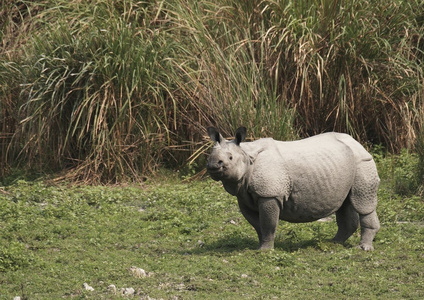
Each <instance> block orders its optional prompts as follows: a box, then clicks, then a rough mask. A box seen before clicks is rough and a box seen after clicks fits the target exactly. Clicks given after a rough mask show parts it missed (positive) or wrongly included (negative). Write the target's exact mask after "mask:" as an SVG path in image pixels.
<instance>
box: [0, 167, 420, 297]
mask: <svg viewBox="0 0 424 300" xmlns="http://www.w3.org/2000/svg"><path fill="white" fill-rule="evenodd" d="M385 165H387V164H385ZM384 172H385V173H387V174H388V173H390V172H388V171H387V170H385V171H384ZM392 187H393V185H392V184H391V183H390V180H389V179H385V180H383V183H382V186H381V188H380V191H379V206H378V214H379V217H380V220H381V223H382V226H381V230H380V232H379V233H378V234H377V236H376V240H375V242H374V246H375V251H373V252H364V251H361V250H359V249H357V248H356V246H357V245H358V243H359V232H357V233H355V235H354V236H352V237H351V238H350V239H349V240H348V241H347V243H346V244H345V245H338V244H333V243H332V242H330V239H331V238H332V237H333V235H334V234H335V232H336V224H335V221H334V219H330V220H329V221H326V222H313V223H307V224H290V223H286V222H280V225H279V228H278V235H277V239H276V248H275V250H273V251H268V252H258V251H257V250H255V249H256V248H257V247H258V241H257V238H256V234H255V232H254V230H253V228H251V227H250V225H249V224H248V223H247V221H245V220H244V218H243V217H242V215H241V214H240V212H239V210H238V207H237V204H236V200H235V199H234V198H232V197H231V196H229V195H228V194H226V193H225V192H224V190H223V188H222V187H221V186H220V184H219V183H216V182H213V181H212V180H210V179H205V180H202V181H194V182H188V183H187V182H182V181H181V180H180V179H178V178H177V177H176V176H175V175H169V174H168V175H167V176H163V177H159V178H156V179H155V180H154V181H150V182H147V183H146V184H144V185H143V186H126V187H125V186H116V187H111V186H109V187H104V186H103V187H99V186H75V185H69V186H68V185H65V184H60V185H57V184H51V183H50V184H49V182H48V181H43V180H35V181H25V180H15V181H13V182H8V183H7V185H6V184H5V186H4V187H3V188H1V189H0V299H13V297H15V296H20V297H21V299H59V298H65V299H66V298H72V299H122V296H121V289H124V288H133V289H134V296H130V295H125V297H134V298H135V299H140V298H141V299H358V298H359V297H360V298H364V299H420V298H423V297H424V239H423V236H424V202H423V200H422V198H420V197H419V196H416V195H413V194H412V195H409V196H400V195H398V194H396V193H394V190H393V188H392ZM134 267H135V268H141V269H143V270H144V271H145V272H146V273H145V274H144V273H143V272H142V271H141V270H139V271H138V272H137V271H134V270H136V269H134ZM84 283H86V284H88V285H89V286H91V287H92V288H93V289H94V290H93V291H88V290H86V289H85V288H84V287H83V284H84ZM110 285H115V287H116V292H114V290H112V289H111V288H109V286H110ZM148 297H150V298H148Z"/></svg>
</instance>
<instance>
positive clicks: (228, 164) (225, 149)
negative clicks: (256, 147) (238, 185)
mask: <svg viewBox="0 0 424 300" xmlns="http://www.w3.org/2000/svg"><path fill="white" fill-rule="evenodd" d="M208 134H209V136H210V138H211V139H212V141H214V142H215V146H214V147H213V149H212V152H211V154H210V156H209V158H208V164H207V166H206V168H207V170H208V173H209V175H210V176H211V178H212V179H214V180H224V181H239V180H240V179H241V178H242V177H243V176H244V174H245V173H246V171H247V167H248V165H249V156H248V155H247V154H246V153H245V152H244V151H243V150H242V149H241V147H240V143H241V142H242V141H243V140H244V139H245V138H246V128H245V127H240V128H239V129H237V131H236V136H235V137H236V138H235V139H234V140H232V141H228V140H226V139H224V138H223V137H222V135H221V134H220V133H219V132H218V131H217V130H216V129H215V128H213V127H209V128H208Z"/></svg>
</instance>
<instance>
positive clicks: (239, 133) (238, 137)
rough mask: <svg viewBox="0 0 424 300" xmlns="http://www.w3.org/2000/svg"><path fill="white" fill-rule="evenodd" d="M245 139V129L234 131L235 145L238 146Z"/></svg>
mask: <svg viewBox="0 0 424 300" xmlns="http://www.w3.org/2000/svg"><path fill="white" fill-rule="evenodd" d="M245 138H246V127H239V128H238V129H237V131H236V144H237V145H240V143H241V142H243V141H244V139H245Z"/></svg>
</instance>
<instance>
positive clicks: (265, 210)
mask: <svg viewBox="0 0 424 300" xmlns="http://www.w3.org/2000/svg"><path fill="white" fill-rule="evenodd" d="M258 207H259V224H260V229H261V233H262V238H260V240H259V243H260V246H259V249H260V250H268V249H273V248H274V240H275V231H276V229H277V225H278V220H279V218H280V206H279V205H278V202H277V199H275V198H261V199H259V200H258Z"/></svg>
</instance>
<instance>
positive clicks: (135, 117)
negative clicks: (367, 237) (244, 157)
mask: <svg viewBox="0 0 424 300" xmlns="http://www.w3.org/2000/svg"><path fill="white" fill-rule="evenodd" d="M423 34H424V1H423V0H409V1H404V0H393V1H380V0H351V1H341V0H331V1H330V0H304V1H294V0H279V1H277V0H263V1H259V0H251V1H244V0H215V1H206V0H186V1H183V0H167V1H165V0H164V1H136V0H118V1H112V0H91V1H65V0H41V1H15V0H1V1H0V43H1V44H0V299H12V298H13V297H15V296H20V297H21V299H22V300H24V299H49V298H50V299H53V298H54V299H57V298H74V299H75V298H76V299H122V295H121V294H122V292H121V288H127V287H132V288H134V295H135V296H137V297H139V298H141V299H155V298H156V299H162V298H163V299H206V298H207V299H214V298H216V299H275V298H282V299H297V298H302V299H317V298H326V299H340V298H345V299H355V298H358V297H359V296H360V297H362V298H365V299H421V298H423V297H424V272H423V270H424V260H423V251H424V241H423V234H424V226H423V221H424V201H423V194H424V189H423V178H424V177H423V175H424V125H423V124H424V76H423V75H424V74H423V72H424V71H423V60H424V39H423ZM210 125H215V126H217V127H219V128H220V129H221V131H222V132H223V133H224V135H226V136H231V135H232V131H233V130H234V129H235V128H237V127H238V126H239V125H245V126H246V127H248V128H249V134H250V138H254V139H255V138H260V137H264V136H272V137H274V138H276V139H284V140H290V139H295V138H300V137H306V136H309V135H312V134H316V133H320V132H324V131H332V130H336V131H341V132H347V133H350V134H352V135H353V136H354V137H355V138H357V139H358V140H359V141H360V142H361V143H363V144H364V145H365V146H366V147H368V148H370V149H371V150H372V151H371V152H372V154H373V156H374V159H375V161H376V163H377V167H378V171H379V175H380V177H381V179H382V182H381V185H380V189H379V191H378V193H379V194H378V198H379V204H378V215H379V218H380V221H381V224H382V227H381V230H380V232H379V233H378V235H377V237H376V239H375V241H374V246H375V248H376V251H373V252H364V251H359V250H358V249H356V248H355V246H356V245H357V244H358V242H359V239H360V237H359V232H357V233H356V234H355V235H354V236H353V237H352V238H350V239H349V240H348V241H347V242H346V243H345V245H335V244H333V243H332V242H330V239H331V238H332V236H334V233H335V231H336V224H335V222H334V220H330V221H329V222H314V223H310V224H289V223H284V225H283V222H281V223H282V224H281V225H282V226H280V228H279V232H278V236H277V239H276V249H275V250H274V251H269V252H258V251H256V250H255V248H256V246H257V240H256V237H255V234H254V230H253V229H252V228H251V226H250V225H249V224H248V223H247V222H246V221H245V220H244V219H243V217H242V216H241V214H240V212H239V210H238V208H237V205H236V203H235V202H234V198H233V197H231V196H230V195H228V194H227V193H225V191H224V190H223V189H222V187H221V186H220V184H219V183H216V182H212V181H211V180H198V181H196V180H195V181H186V182H184V183H183V182H181V176H180V175H181V174H182V175H183V178H189V177H190V176H191V175H193V174H195V173H196V172H198V171H199V170H201V169H202V168H203V166H204V161H202V160H204V157H205V155H203V154H204V153H205V152H206V151H207V149H208V148H209V146H210V145H211V143H209V142H208V139H206V138H205V135H206V131H205V127H206V126H210ZM162 167H168V168H170V169H174V170H180V172H179V174H180V175H178V176H175V173H172V174H173V175H170V174H169V173H166V174H165V175H162V174H161V173H162V172H167V171H164V168H162ZM26 170H29V171H32V172H29V174H34V173H33V171H35V175H36V176H38V175H39V174H37V172H40V173H41V174H46V173H47V174H53V176H54V177H53V178H55V179H62V180H53V181H52V180H46V177H43V176H41V179H38V180H34V178H28V177H25V176H24V175H25V172H23V173H21V172H22V171H26ZM23 174H24V175H23ZM152 174H156V176H151V175H152ZM47 178H48V177H47ZM141 180H143V181H144V180H146V181H145V182H144V183H143V184H141V185H139V184H136V185H132V184H131V181H141ZM75 181H79V182H83V183H93V184H96V183H121V184H120V185H118V186H112V185H106V186H102V185H84V184H82V185H79V184H69V182H72V183H75ZM124 183H125V184H124ZM128 183H130V184H128ZM134 267H138V268H139V267H141V268H144V269H145V271H146V272H147V274H145V275H146V276H144V275H143V274H142V273H136V272H134V271H133V270H134ZM84 283H86V284H88V285H90V286H91V287H93V289H94V290H87V289H85V288H84V286H83V284H84ZM111 284H114V285H115V286H116V288H117V290H116V291H114V290H113V289H111V288H110V285H111ZM124 291H125V290H124ZM126 296H128V295H126ZM152 297H153V298H152Z"/></svg>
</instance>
